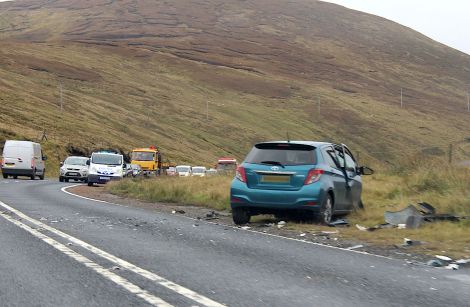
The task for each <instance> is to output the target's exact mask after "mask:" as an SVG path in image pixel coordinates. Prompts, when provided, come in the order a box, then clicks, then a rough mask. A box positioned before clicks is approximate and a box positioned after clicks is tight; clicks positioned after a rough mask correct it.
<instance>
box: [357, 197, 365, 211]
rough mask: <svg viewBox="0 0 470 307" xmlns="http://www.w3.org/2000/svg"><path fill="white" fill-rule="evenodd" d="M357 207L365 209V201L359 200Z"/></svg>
mask: <svg viewBox="0 0 470 307" xmlns="http://www.w3.org/2000/svg"><path fill="white" fill-rule="evenodd" d="M357 209H359V210H364V203H363V202H362V199H361V200H360V201H359V204H358V205H357Z"/></svg>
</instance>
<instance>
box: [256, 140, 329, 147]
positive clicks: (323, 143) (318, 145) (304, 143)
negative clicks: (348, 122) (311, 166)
mask: <svg viewBox="0 0 470 307" xmlns="http://www.w3.org/2000/svg"><path fill="white" fill-rule="evenodd" d="M271 143H274V144H299V145H308V146H313V147H315V148H317V147H322V146H326V145H335V144H334V143H329V142H315V141H270V142H261V143H257V144H256V145H258V144H271Z"/></svg>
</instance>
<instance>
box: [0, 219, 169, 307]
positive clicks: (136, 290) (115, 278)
mask: <svg viewBox="0 0 470 307" xmlns="http://www.w3.org/2000/svg"><path fill="white" fill-rule="evenodd" d="M0 216H1V217H3V218H4V219H5V220H7V221H9V222H11V223H13V224H15V225H16V226H18V227H20V228H22V229H24V230H26V231H27V232H29V233H30V234H32V235H33V236H35V237H36V238H38V239H40V240H42V241H44V242H45V243H47V244H49V245H51V246H52V247H54V248H55V249H57V250H59V251H60V252H62V253H63V254H65V255H67V256H69V257H70V258H72V259H74V260H76V261H77V262H79V263H81V264H83V265H85V266H86V267H88V268H90V269H92V270H93V271H95V272H96V273H98V274H100V275H101V276H103V277H104V278H106V279H109V280H110V281H112V282H114V283H115V284H117V285H119V286H120V287H122V288H124V289H126V290H127V291H129V292H130V293H132V294H135V295H136V296H138V297H140V298H142V299H144V300H145V301H147V302H148V303H150V304H151V305H154V306H162V307H171V306H173V305H171V304H169V303H167V302H165V301H164V300H162V299H161V298H159V297H156V296H154V295H152V294H150V293H149V292H147V291H146V290H144V289H142V288H140V287H139V286H136V285H134V284H133V283H131V282H129V281H128V280H127V279H125V278H123V277H121V276H119V275H116V274H114V273H112V272H110V271H109V270H107V269H105V268H104V267H102V266H101V265H99V264H97V263H95V262H93V261H91V260H90V259H88V258H86V257H85V256H83V255H81V254H79V253H77V252H75V251H73V250H71V249H70V248H68V247H66V246H65V245H63V244H61V243H59V242H57V241H56V240H54V239H52V238H50V237H48V236H46V235H45V234H43V233H41V232H39V231H37V230H36V229H33V228H31V227H29V226H28V225H26V224H23V223H22V222H20V221H18V220H16V219H14V218H13V217H11V216H9V215H8V214H6V213H0Z"/></svg>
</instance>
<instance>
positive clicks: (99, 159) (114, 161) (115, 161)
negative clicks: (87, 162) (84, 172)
mask: <svg viewBox="0 0 470 307" xmlns="http://www.w3.org/2000/svg"><path fill="white" fill-rule="evenodd" d="M91 162H92V163H94V164H106V165H121V164H122V157H121V156H119V155H111V154H93V155H92V156H91Z"/></svg>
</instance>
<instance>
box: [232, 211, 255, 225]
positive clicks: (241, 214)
mask: <svg viewBox="0 0 470 307" xmlns="http://www.w3.org/2000/svg"><path fill="white" fill-rule="evenodd" d="M250 218H251V215H250V212H248V210H247V209H245V208H233V209H232V219H233V222H234V223H235V224H237V225H243V224H246V223H248V222H249V221H250Z"/></svg>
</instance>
